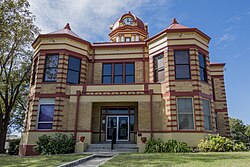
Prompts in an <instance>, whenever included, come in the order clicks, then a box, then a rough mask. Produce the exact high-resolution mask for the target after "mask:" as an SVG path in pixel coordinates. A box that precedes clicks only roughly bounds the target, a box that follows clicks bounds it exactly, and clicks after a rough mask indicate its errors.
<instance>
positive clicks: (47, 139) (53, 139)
mask: <svg viewBox="0 0 250 167" xmlns="http://www.w3.org/2000/svg"><path fill="white" fill-rule="evenodd" d="M36 144H37V145H36V146H35V147H34V149H35V150H36V151H37V152H39V153H40V154H43V155H52V154H67V153H72V152H74V146H75V140H74V137H73V135H70V136H68V135H65V134H62V133H55V134H53V135H52V136H47V135H42V136H40V137H39V138H38V141H37V142H36Z"/></svg>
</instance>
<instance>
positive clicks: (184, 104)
mask: <svg viewBox="0 0 250 167" xmlns="http://www.w3.org/2000/svg"><path fill="white" fill-rule="evenodd" d="M177 111H178V123H179V129H194V114H193V100H192V98H177Z"/></svg>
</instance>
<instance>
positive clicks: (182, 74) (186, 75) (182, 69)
mask: <svg viewBox="0 0 250 167" xmlns="http://www.w3.org/2000/svg"><path fill="white" fill-rule="evenodd" d="M174 60H175V79H190V78H191V77H190V61H189V51H188V50H176V51H175V52H174Z"/></svg>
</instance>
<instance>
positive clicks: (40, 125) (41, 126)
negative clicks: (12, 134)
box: [37, 123, 52, 129]
mask: <svg viewBox="0 0 250 167" xmlns="http://www.w3.org/2000/svg"><path fill="white" fill-rule="evenodd" d="M37 128H38V129H52V123H38V127H37Z"/></svg>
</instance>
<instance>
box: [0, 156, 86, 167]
mask: <svg viewBox="0 0 250 167" xmlns="http://www.w3.org/2000/svg"><path fill="white" fill-rule="evenodd" d="M86 156H89V155H85V154H84V155H83V154H68V155H66V154H64V155H47V156H45V155H44V156H34V157H18V156H10V155H6V156H0V166H1V167H2V166H3V167H52V166H58V165H61V164H64V163H66V162H70V161H74V160H77V159H80V158H83V157H86Z"/></svg>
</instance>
